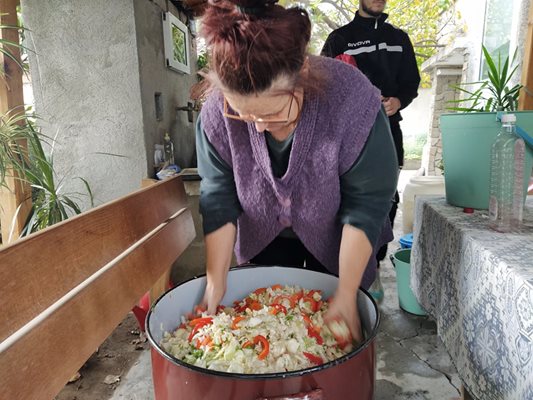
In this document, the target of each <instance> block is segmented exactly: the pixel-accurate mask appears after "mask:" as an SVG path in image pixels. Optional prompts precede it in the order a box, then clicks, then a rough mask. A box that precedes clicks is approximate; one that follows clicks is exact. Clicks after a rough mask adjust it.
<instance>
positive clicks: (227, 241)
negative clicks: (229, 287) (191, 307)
mask: <svg viewBox="0 0 533 400" xmlns="http://www.w3.org/2000/svg"><path fill="white" fill-rule="evenodd" d="M236 232H237V230H236V228H235V225H233V224H232V223H231V222H229V223H227V224H226V225H224V226H222V227H221V228H218V229H217V230H216V231H213V232H211V233H209V234H207V235H205V253H206V275H207V286H206V287H205V292H204V297H203V299H202V303H201V304H200V306H204V307H206V308H207V313H208V314H211V315H214V314H216V311H217V307H218V305H219V304H220V302H221V301H222V297H224V294H225V293H226V280H227V277H228V271H229V267H230V264H231V256H232V254H233V245H234V244H235V236H236Z"/></svg>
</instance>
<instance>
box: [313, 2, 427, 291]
mask: <svg viewBox="0 0 533 400" xmlns="http://www.w3.org/2000/svg"><path fill="white" fill-rule="evenodd" d="M386 4H387V1H386V0H359V10H358V11H357V12H356V14H355V18H354V19H353V21H351V22H350V23H348V24H347V25H344V26H342V27H340V28H339V29H336V30H334V31H333V32H331V33H330V35H329V36H328V38H327V40H326V42H325V44H324V47H323V49H322V55H323V56H327V57H333V58H339V59H341V60H343V61H346V56H351V57H353V58H354V62H351V63H350V64H352V65H353V64H355V65H357V68H359V69H360V70H361V72H363V73H364V74H365V75H366V76H367V77H368V79H369V80H370V81H371V82H372V83H373V84H374V85H375V86H376V87H377V88H379V89H380V90H381V96H382V101H383V107H384V109H385V112H386V113H387V115H388V117H389V122H390V128H391V132H392V136H393V139H394V145H395V147H396V155H397V156H398V163H399V165H400V168H401V167H402V166H403V158H404V151H403V137H402V130H401V129H400V121H401V120H402V116H401V113H400V110H403V109H404V108H405V107H407V106H408V105H409V104H411V102H412V101H413V99H414V98H415V97H416V96H417V95H418V86H419V84H420V74H419V72H418V66H417V64H416V57H415V53H414V50H413V45H412V44H411V41H410V39H409V36H408V35H407V33H405V32H404V31H402V30H401V29H399V28H396V27H395V26H393V25H391V24H389V23H387V22H385V21H386V20H387V17H388V15H387V14H385V13H384V12H383V11H384V9H385V6H386ZM399 200H400V198H399V195H398V192H396V194H395V196H394V199H393V202H392V207H391V211H390V214H389V218H390V221H391V224H393V223H394V218H395V217H396V210H397V209H398V202H399ZM386 253H387V246H384V247H383V248H381V249H380V251H379V252H378V254H377V259H378V265H379V261H382V260H383V259H384V258H385V255H386ZM371 292H372V294H373V295H374V297H375V298H376V299H378V300H380V299H381V298H382V297H383V287H382V286H381V282H380V281H379V275H378V279H377V280H376V285H373V287H372V288H371Z"/></svg>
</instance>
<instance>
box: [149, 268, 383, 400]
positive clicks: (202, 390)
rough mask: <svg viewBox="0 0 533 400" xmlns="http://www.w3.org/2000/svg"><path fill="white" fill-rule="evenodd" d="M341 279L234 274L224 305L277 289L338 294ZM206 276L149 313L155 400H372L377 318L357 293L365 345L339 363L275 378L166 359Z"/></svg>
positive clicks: (261, 271)
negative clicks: (170, 336) (165, 340)
mask: <svg viewBox="0 0 533 400" xmlns="http://www.w3.org/2000/svg"><path fill="white" fill-rule="evenodd" d="M337 283H338V278H337V277H335V276H332V275H327V274H323V273H320V272H314V271H309V270H306V269H301V268H287V267H269V266H256V267H245V268H237V269H232V270H230V272H229V275H228V283H227V286H228V287H227V291H226V295H225V296H224V298H223V299H222V304H232V302H233V301H234V300H239V299H242V298H244V297H245V296H247V295H248V294H249V293H250V292H251V291H253V290H255V289H257V288H259V287H264V286H270V285H274V284H282V285H299V286H301V287H304V288H307V289H321V290H322V291H323V294H324V296H325V297H329V296H331V295H333V294H334V292H335V289H336V288H337ZM205 285H206V278H205V276H202V277H199V278H194V279H192V280H189V281H187V282H184V283H182V284H180V285H179V286H176V287H175V288H173V289H171V290H170V291H168V292H167V293H166V294H164V295H163V296H162V297H161V298H160V299H159V300H158V301H157V302H156V303H155V304H154V305H153V307H152V309H151V310H150V312H149V314H148V317H147V321H146V333H147V335H148V340H149V341H150V343H151V344H152V373H153V383H154V392H155V398H156V399H157V400H195V399H202V400H210V399H213V400H259V399H262V400H274V399H279V400H282V399H285V400H289V399H302V400H303V399H307V400H313V399H316V400H321V399H330V400H340V399H343V400H345V399H346V400H347V399H357V400H371V399H372V398H373V395H374V381H375V364H376V357H375V337H376V334H377V329H378V325H379V312H378V308H377V306H376V303H375V302H374V300H373V299H372V297H371V296H370V295H369V294H368V293H367V292H366V291H364V290H360V291H359V293H358V307H359V313H360V317H361V323H362V327H363V331H364V334H365V337H366V339H365V341H364V343H363V344H362V345H361V346H360V347H358V348H357V349H355V350H354V351H352V352H351V353H349V354H347V355H345V356H344V357H341V358H339V359H337V360H335V361H332V362H329V363H326V364H323V365H320V366H316V367H313V368H308V369H305V370H300V371H292V372H284V373H275V374H255V375H251V374H235V373H227V372H219V371H210V370H207V369H204V368H198V367H195V366H192V365H189V364H186V363H184V362H183V361H180V360H177V359H175V358H174V357H172V356H171V355H169V354H167V353H166V352H165V351H164V350H163V349H162V348H161V346H160V345H159V343H160V342H161V339H162V337H163V334H164V332H165V331H173V330H175V329H176V327H177V326H178V325H179V322H180V316H181V315H184V314H186V313H188V312H190V311H191V310H192V309H193V307H194V305H196V304H198V303H199V302H200V300H201V298H202V295H203V293H204V289H205Z"/></svg>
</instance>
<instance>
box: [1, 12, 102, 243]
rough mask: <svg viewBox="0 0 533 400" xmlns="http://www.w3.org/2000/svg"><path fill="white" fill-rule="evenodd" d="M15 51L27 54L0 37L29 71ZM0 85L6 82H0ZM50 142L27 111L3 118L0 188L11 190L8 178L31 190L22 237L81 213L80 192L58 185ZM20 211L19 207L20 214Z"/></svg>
mask: <svg viewBox="0 0 533 400" xmlns="http://www.w3.org/2000/svg"><path fill="white" fill-rule="evenodd" d="M4 15H5V14H4ZM19 23H20V20H19ZM0 29H16V30H18V31H19V35H22V34H23V33H24V28H21V27H19V26H7V25H0ZM14 50H18V51H20V52H21V53H22V54H24V53H25V51H26V50H27V49H26V48H25V47H24V46H22V45H19V44H17V43H14V42H11V41H8V40H6V39H3V38H0V53H2V54H3V55H4V57H5V58H9V59H11V60H12V61H14V62H15V63H16V65H18V66H19V67H20V68H21V69H22V70H23V71H26V70H27V63H26V62H25V61H20V60H19V59H18V57H16V56H15V55H14V53H13V51H14ZM5 77H6V76H5V73H4V70H3V67H2V66H0V78H1V79H3V80H5ZM0 84H6V83H5V82H0ZM47 139H48V138H46V137H45V136H44V135H42V134H40V133H39V132H38V131H37V129H36V128H35V124H34V122H33V121H32V120H31V119H30V115H29V111H28V110H23V109H22V107H21V108H20V109H14V110H10V111H9V112H7V113H6V114H4V115H0V187H4V188H8V186H7V183H6V178H8V177H12V178H15V179H18V180H21V181H23V182H26V183H28V184H29V185H30V187H31V189H32V191H31V192H32V208H31V211H30V213H29V215H28V219H27V221H26V224H25V227H24V229H23V231H22V235H28V234H30V233H32V232H36V231H38V230H40V229H43V228H45V227H47V226H50V225H53V224H55V223H57V222H60V221H63V220H65V219H67V218H68V217H69V216H71V215H73V214H79V213H80V212H81V209H80V207H79V206H78V203H77V201H78V198H77V197H76V196H78V195H79V193H74V194H69V195H66V194H64V193H63V190H62V188H63V185H62V181H59V184H58V183H57V181H56V177H55V172H54V165H53V157H52V154H53V146H52V152H51V153H50V154H47V153H46V152H45V151H44V148H43V143H46V140H47ZM79 179H81V181H82V182H83V185H84V187H85V190H86V192H87V193H86V194H83V195H88V196H89V199H90V201H91V205H92V203H93V196H92V192H91V189H90V186H89V184H88V182H87V181H86V180H84V179H83V178H79ZM8 189H9V188H8ZM20 209H21V207H20V206H19V208H18V210H17V213H18V212H20ZM15 218H16V215H15Z"/></svg>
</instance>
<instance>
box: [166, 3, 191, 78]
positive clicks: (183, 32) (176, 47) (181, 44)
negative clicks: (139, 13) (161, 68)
mask: <svg viewBox="0 0 533 400" xmlns="http://www.w3.org/2000/svg"><path fill="white" fill-rule="evenodd" d="M163 44H164V47H165V64H166V66H167V67H168V68H171V69H173V70H175V71H178V72H181V73H184V74H190V73H191V51H190V47H191V45H190V39H189V32H188V29H187V26H186V25H185V24H184V23H183V22H181V21H180V20H179V19H178V18H176V17H175V16H174V15H172V14H171V13H170V12H166V13H163Z"/></svg>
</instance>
